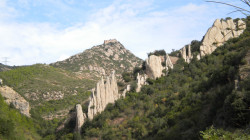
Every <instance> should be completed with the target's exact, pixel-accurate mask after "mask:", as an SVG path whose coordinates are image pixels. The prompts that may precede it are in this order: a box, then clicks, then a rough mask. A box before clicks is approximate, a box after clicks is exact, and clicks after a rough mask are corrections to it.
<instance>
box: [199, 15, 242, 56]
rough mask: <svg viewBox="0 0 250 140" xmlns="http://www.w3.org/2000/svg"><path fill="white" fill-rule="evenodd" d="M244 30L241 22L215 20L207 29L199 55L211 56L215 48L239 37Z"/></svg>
mask: <svg viewBox="0 0 250 140" xmlns="http://www.w3.org/2000/svg"><path fill="white" fill-rule="evenodd" d="M245 29H246V23H245V22H244V21H242V20H237V21H235V22H234V21H233V20H232V19H228V20H220V19H217V20H215V22H214V24H213V26H212V27H211V28H209V29H208V31H207V33H206V35H205V37H204V39H203V42H202V45H201V46H200V55H201V56H205V55H207V54H211V53H212V52H213V51H214V50H215V49H216V48H217V47H219V46H221V45H223V43H224V42H226V41H227V40H229V39H230V38H235V37H238V36H240V35H241V34H242V33H243V31H244V30H245Z"/></svg>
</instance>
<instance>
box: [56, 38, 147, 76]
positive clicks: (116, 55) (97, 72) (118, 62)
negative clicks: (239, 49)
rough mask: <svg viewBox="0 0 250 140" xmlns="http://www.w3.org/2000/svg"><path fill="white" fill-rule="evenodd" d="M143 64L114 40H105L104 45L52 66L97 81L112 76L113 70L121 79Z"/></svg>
mask: <svg viewBox="0 0 250 140" xmlns="http://www.w3.org/2000/svg"><path fill="white" fill-rule="evenodd" d="M141 64H142V60H141V59H140V58H138V57H136V56H135V55H134V54H132V53H131V52H130V51H129V50H127V49H125V47H124V46H123V45H122V44H121V43H120V42H119V41H117V40H115V39H113V40H105V41H104V43H103V44H102V45H98V46H94V47H92V48H91V49H87V50H85V51H84V52H82V53H79V54H77V55H74V56H71V57H70V58H68V59H66V60H64V61H60V62H56V63H53V64H51V66H53V67H57V68H62V69H65V70H67V71H71V72H75V73H77V74H79V75H81V76H82V77H84V78H87V79H92V80H97V79H99V78H100V77H101V76H103V75H109V74H111V72H112V70H115V71H116V74H117V76H119V77H121V74H122V73H123V72H124V71H132V70H133V68H134V67H136V66H140V65H141Z"/></svg>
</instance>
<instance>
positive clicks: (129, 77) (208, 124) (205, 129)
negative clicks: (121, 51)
mask: <svg viewBox="0 0 250 140" xmlns="http://www.w3.org/2000/svg"><path fill="white" fill-rule="evenodd" d="M191 46H192V48H191V49H192V52H193V53H196V52H199V46H200V41H192V42H191ZM177 53H178V52H177V51H174V52H173V53H172V55H173V56H176V55H177ZM152 54H154V55H165V51H164V50H160V51H155V52H153V53H150V54H149V55H152ZM249 54H250V17H248V19H247V29H246V30H245V32H244V33H243V34H242V35H241V36H240V37H239V38H234V39H231V40H229V41H227V42H226V43H225V45H223V46H221V47H219V48H217V49H216V51H215V52H213V53H212V54H211V55H209V56H205V57H203V58H202V59H201V60H200V61H198V60H197V59H196V57H194V59H193V60H192V61H191V63H189V64H188V63H186V62H184V60H183V59H182V58H180V59H179V60H178V61H177V64H176V65H175V66H174V69H172V70H170V71H169V72H168V75H167V76H162V77H161V78H158V79H156V80H152V79H148V80H147V81H148V83H149V85H146V86H143V87H142V89H141V92H139V93H136V92H133V91H134V89H135V88H136V87H135V81H134V80H135V77H136V74H137V73H143V70H144V69H145V65H142V68H138V67H136V68H135V69H134V71H133V72H132V73H130V72H124V73H123V74H122V77H123V79H124V82H125V83H130V84H131V88H132V92H130V93H127V96H126V98H124V99H119V100H117V101H116V102H115V104H109V105H108V106H107V107H106V109H105V111H104V112H102V113H101V114H99V115H97V116H95V117H94V119H93V120H92V121H89V120H87V121H86V122H85V124H84V125H83V127H82V131H81V133H80V134H78V133H74V127H75V117H73V118H72V119H71V120H70V121H69V122H68V123H66V126H65V129H63V130H62V131H60V132H56V128H57V127H58V126H59V124H62V123H63V121H64V120H59V119H53V120H51V121H48V120H44V119H43V118H42V117H44V116H45V115H47V116H50V115H59V116H60V115H61V114H58V113H57V112H59V113H63V112H60V111H64V113H65V112H66V114H67V113H68V111H69V110H70V109H71V108H73V106H74V105H75V104H77V103H81V104H85V101H86V99H87V97H88V96H89V94H90V92H85V91H86V90H87V89H89V88H90V87H92V86H93V83H94V82H93V81H90V80H85V79H81V78H79V77H77V75H75V74H73V73H71V72H67V71H65V70H61V69H58V68H54V67H51V66H47V65H41V64H37V65H33V66H27V67H19V68H15V69H13V70H10V71H4V72H0V78H2V79H3V80H4V84H6V85H8V86H11V87H13V88H14V89H15V90H16V91H17V92H18V93H20V94H21V95H22V96H23V97H24V98H25V99H27V100H28V101H29V102H30V103H31V105H32V106H33V108H32V109H31V116H32V118H27V117H25V116H23V115H21V114H20V113H19V112H18V111H17V110H16V109H14V108H13V107H12V106H10V107H9V106H8V105H7V104H5V103H4V101H3V100H4V99H3V98H2V96H0V114H1V115H0V139H41V137H43V139H48V140H49V139H81V138H82V139H91V138H97V139H104V140H105V139H107V140H110V139H111V140H112V139H114V140H116V139H118V138H119V139H157V140H158V139H185V140H186V139H192V140H195V139H250V112H249V111H250V87H249V85H250V76H249V75H250V66H249V63H250V59H249V58H250V55H249ZM246 55H247V57H248V59H246V58H247V57H246ZM98 60H99V59H98ZM100 60H101V58H100ZM117 65H118V64H117ZM125 83H120V86H125ZM48 91H49V92H60V91H63V93H64V98H63V99H56V100H50V101H49V100H46V99H44V98H43V94H44V93H46V92H48ZM27 93H36V94H35V97H33V96H27V95H26V94H27ZM75 93H77V94H75ZM72 94H74V95H72ZM83 111H84V112H86V106H83ZM70 112H71V114H74V110H71V111H70Z"/></svg>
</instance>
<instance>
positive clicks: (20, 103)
mask: <svg viewBox="0 0 250 140" xmlns="http://www.w3.org/2000/svg"><path fill="white" fill-rule="evenodd" d="M0 94H1V95H2V96H3V97H4V98H5V102H6V103H7V104H9V105H10V104H12V105H14V107H15V108H16V109H18V110H20V112H21V113H22V114H24V115H26V116H28V117H30V113H29V111H30V106H29V102H27V101H26V100H25V99H24V98H23V97H22V96H21V95H19V94H18V93H17V92H16V91H14V90H13V89H12V88H10V87H8V86H3V87H0Z"/></svg>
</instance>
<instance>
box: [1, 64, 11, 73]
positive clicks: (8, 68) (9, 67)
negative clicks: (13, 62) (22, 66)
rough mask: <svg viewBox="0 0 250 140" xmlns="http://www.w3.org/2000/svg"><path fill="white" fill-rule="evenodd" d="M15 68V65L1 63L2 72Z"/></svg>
mask: <svg viewBox="0 0 250 140" xmlns="http://www.w3.org/2000/svg"><path fill="white" fill-rule="evenodd" d="M13 68H14V67H11V66H7V65H4V64H2V63H0V72H1V71H7V70H11V69H13Z"/></svg>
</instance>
